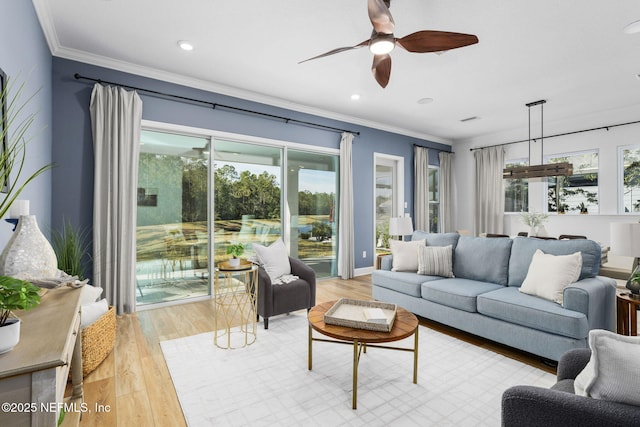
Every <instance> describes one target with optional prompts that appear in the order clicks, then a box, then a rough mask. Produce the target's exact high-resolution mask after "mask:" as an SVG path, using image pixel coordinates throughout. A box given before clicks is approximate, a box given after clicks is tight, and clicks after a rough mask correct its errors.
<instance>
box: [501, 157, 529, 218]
mask: <svg viewBox="0 0 640 427" xmlns="http://www.w3.org/2000/svg"><path fill="white" fill-rule="evenodd" d="M528 164H529V160H528V159H516V160H507V161H506V162H505V165H504V167H505V169H509V168H513V167H516V166H526V165H528ZM504 211H505V212H522V211H524V212H528V211H529V180H528V179H521V178H516V179H505V180H504Z"/></svg>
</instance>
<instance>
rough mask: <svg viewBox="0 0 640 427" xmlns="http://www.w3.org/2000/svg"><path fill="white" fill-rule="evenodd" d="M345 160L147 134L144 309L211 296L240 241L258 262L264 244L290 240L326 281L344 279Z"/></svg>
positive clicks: (140, 231)
mask: <svg viewBox="0 0 640 427" xmlns="http://www.w3.org/2000/svg"><path fill="white" fill-rule="evenodd" d="M338 158H339V157H338V153H337V152H336V153H333V152H326V151H313V150H307V149H306V147H305V146H302V145H299V144H291V146H289V145H287V144H278V143H277V141H270V142H269V143H265V142H264V141H254V140H252V139H251V138H248V137H247V138H246V139H241V138H240V137H239V138H238V139H234V138H221V137H214V136H213V135H205V136H194V135H187V134H181V133H179V132H177V131H176V132H169V131H160V130H149V129H146V130H143V132H142V137H141V153H140V161H139V175H138V187H139V188H138V208H137V231H136V240H137V293H138V294H137V303H138V307H142V306H144V305H148V304H155V303H173V302H175V301H180V300H186V299H188V298H195V297H207V296H209V295H210V294H211V292H210V291H211V285H210V277H211V275H210V272H211V269H213V268H214V267H215V265H216V264H217V263H219V262H220V261H224V260H226V259H228V258H229V255H228V254H227V248H228V247H229V245H231V244H237V243H240V244H242V245H244V246H245V248H246V251H245V253H244V255H243V257H245V258H248V257H251V256H253V255H255V252H254V250H253V244H254V243H258V244H261V245H269V244H271V243H272V242H274V241H275V240H276V239H278V238H279V237H281V238H282V239H283V240H284V242H285V244H286V245H287V247H288V248H289V253H290V255H291V256H293V257H296V258H299V259H301V260H303V261H304V262H305V263H306V264H308V265H309V266H311V267H312V268H313V269H314V270H315V271H316V274H317V277H318V278H322V277H332V276H336V275H337V248H338V242H337V232H338V224H337V218H338V208H339V207H338V185H339V182H338V169H339V168H338V164H339V161H338ZM210 162H213V168H212V169H211V171H210V168H209V164H210ZM210 243H211V245H210ZM210 257H211V260H210ZM210 261H211V262H210Z"/></svg>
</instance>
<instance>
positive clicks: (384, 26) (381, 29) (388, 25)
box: [368, 0, 395, 34]
mask: <svg viewBox="0 0 640 427" xmlns="http://www.w3.org/2000/svg"><path fill="white" fill-rule="evenodd" d="M368 9H369V19H370V20H371V25H373V29H374V30H375V31H376V33H385V34H392V33H393V29H394V28H395V23H394V22H393V16H391V12H390V11H389V7H388V6H387V5H386V4H385V1H384V0H369V7H368Z"/></svg>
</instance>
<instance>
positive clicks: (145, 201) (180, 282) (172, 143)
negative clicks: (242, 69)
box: [136, 130, 210, 306]
mask: <svg viewBox="0 0 640 427" xmlns="http://www.w3.org/2000/svg"><path fill="white" fill-rule="evenodd" d="M140 143H141V146H140V161H139V171H138V203H137V204H138V206H137V227H136V242H137V251H136V252H137V253H136V255H137V261H136V278H137V283H136V285H137V289H136V291H137V296H136V298H137V304H138V306H143V305H146V304H152V303H167V302H173V301H178V300H183V299H186V298H194V297H201V296H206V295H209V276H208V267H209V251H208V247H209V244H208V239H209V227H208V194H209V185H208V182H209V180H208V175H209V146H210V141H209V139H208V138H203V137H194V136H188V135H178V134H173V133H168V132H158V131H150V130H143V131H142V135H141V142H140Z"/></svg>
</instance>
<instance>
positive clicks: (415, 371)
mask: <svg viewBox="0 0 640 427" xmlns="http://www.w3.org/2000/svg"><path fill="white" fill-rule="evenodd" d="M418 329H419V328H416V332H415V334H414V335H415V340H414V344H413V383H414V384H418Z"/></svg>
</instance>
